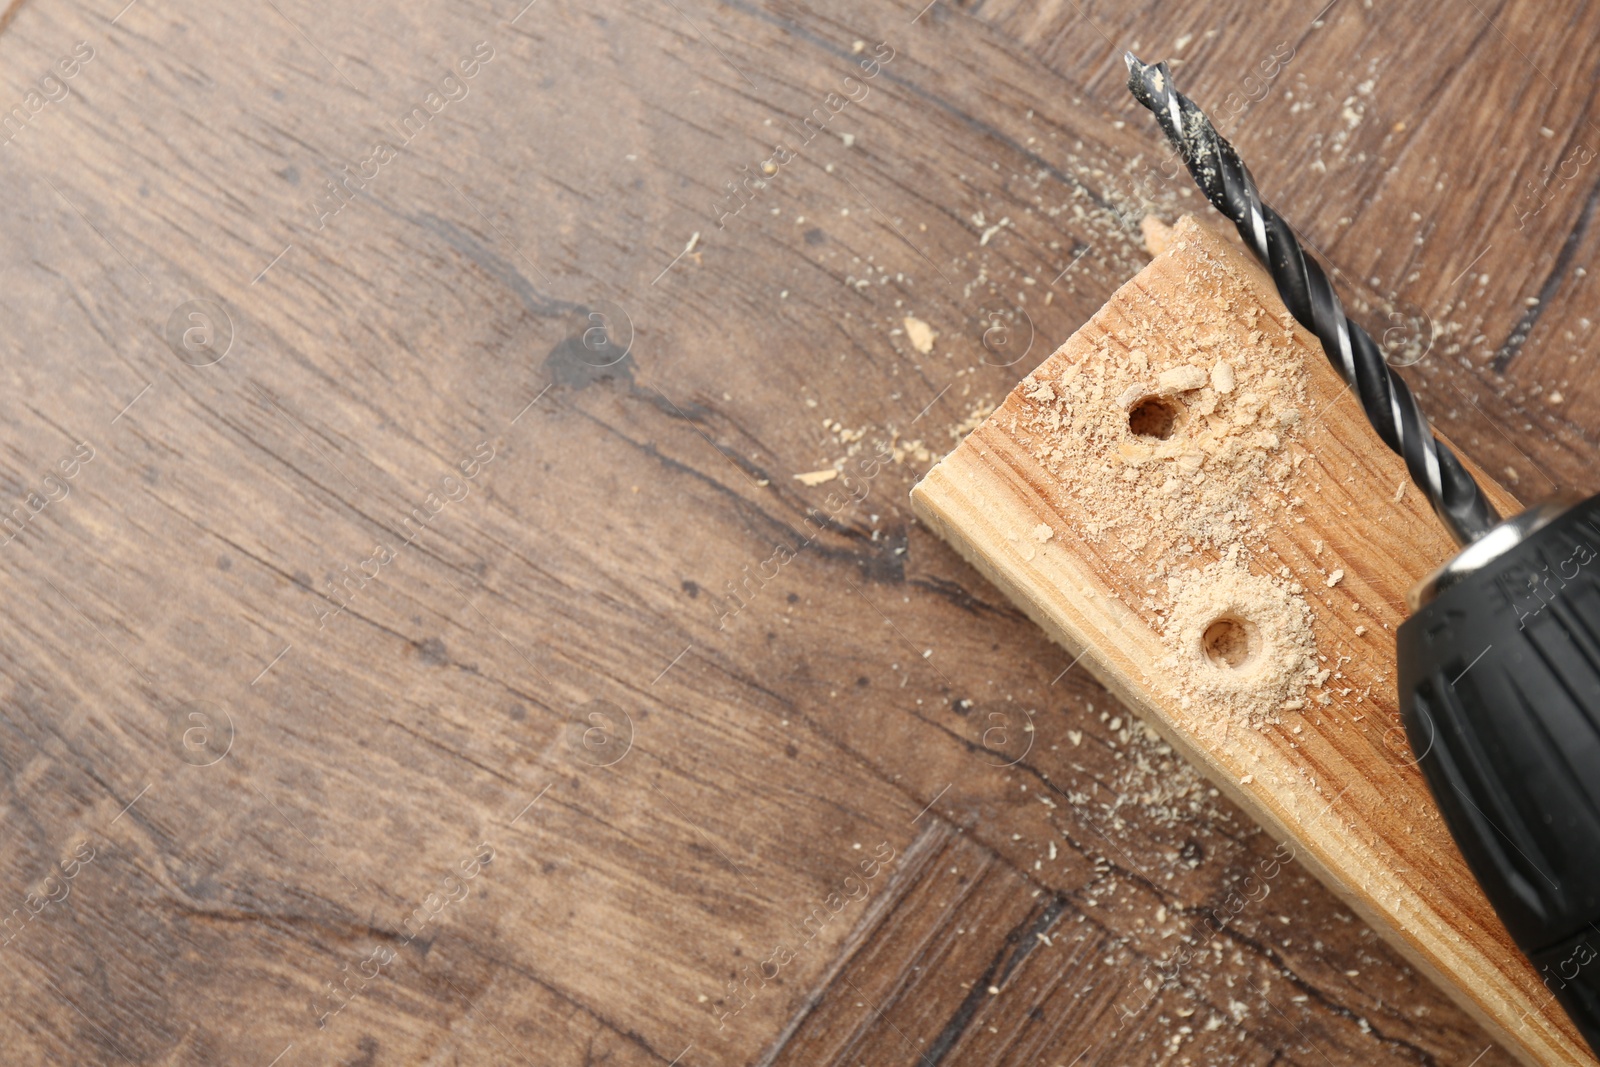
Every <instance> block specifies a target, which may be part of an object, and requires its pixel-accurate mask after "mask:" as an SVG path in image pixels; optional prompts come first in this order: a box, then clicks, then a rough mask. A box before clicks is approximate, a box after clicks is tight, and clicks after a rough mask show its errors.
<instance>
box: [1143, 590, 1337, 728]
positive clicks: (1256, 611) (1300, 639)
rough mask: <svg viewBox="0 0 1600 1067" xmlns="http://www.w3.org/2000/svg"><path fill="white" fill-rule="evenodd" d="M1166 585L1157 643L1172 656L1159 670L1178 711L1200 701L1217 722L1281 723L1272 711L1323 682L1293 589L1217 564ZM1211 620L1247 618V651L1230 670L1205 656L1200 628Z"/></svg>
mask: <svg viewBox="0 0 1600 1067" xmlns="http://www.w3.org/2000/svg"><path fill="white" fill-rule="evenodd" d="M1167 585H1168V587H1169V589H1170V590H1171V592H1172V594H1173V599H1174V603H1173V607H1172V612H1171V614H1170V615H1169V616H1168V618H1167V624H1166V628H1165V629H1164V630H1163V631H1162V637H1163V638H1164V639H1165V640H1166V643H1167V647H1168V648H1169V649H1171V651H1172V655H1170V656H1169V657H1168V658H1167V659H1166V660H1164V661H1163V662H1162V664H1161V665H1162V666H1163V667H1164V668H1166V669H1167V670H1168V671H1169V672H1170V674H1171V677H1173V678H1174V679H1176V680H1177V688H1176V689H1175V691H1174V692H1173V693H1172V696H1173V698H1174V699H1176V700H1177V701H1178V704H1179V706H1180V707H1183V708H1188V707H1190V706H1191V705H1192V704H1194V703H1200V704H1201V705H1203V706H1204V707H1205V708H1206V709H1207V710H1210V711H1212V712H1214V714H1215V716H1216V717H1217V718H1218V719H1219V720H1223V719H1231V720H1233V721H1244V722H1248V723H1249V724H1250V725H1251V726H1254V727H1256V728H1257V729H1260V728H1262V727H1265V726H1269V725H1275V724H1277V723H1279V722H1281V721H1282V720H1281V719H1280V718H1279V716H1278V712H1280V711H1297V710H1299V709H1301V708H1303V707H1305V704H1306V702H1305V697H1304V695H1303V694H1304V693H1305V691H1306V689H1307V687H1309V686H1314V685H1320V684H1322V682H1324V681H1326V679H1327V674H1328V672H1327V671H1325V670H1323V669H1321V668H1320V666H1319V664H1318V662H1317V642H1316V639H1315V637H1314V636H1313V635H1312V631H1311V607H1310V606H1309V605H1308V604H1307V603H1306V601H1305V598H1304V597H1303V596H1301V595H1300V594H1301V593H1302V592H1303V589H1302V588H1301V586H1300V585H1299V583H1293V584H1291V583H1289V582H1286V581H1284V580H1283V579H1280V578H1274V577H1267V576H1264V575H1259V574H1251V573H1250V572H1249V571H1248V570H1247V569H1246V568H1245V567H1244V566H1242V565H1241V564H1238V563H1234V562H1231V561H1228V560H1221V561H1219V562H1216V563H1212V564H1210V565H1209V566H1207V567H1206V568H1205V569H1204V570H1200V569H1193V570H1189V571H1186V572H1183V573H1181V574H1174V575H1172V576H1170V577H1169V578H1168V579H1167ZM1219 618H1220V619H1234V620H1247V626H1248V638H1249V646H1250V650H1249V654H1248V658H1247V659H1246V660H1245V662H1243V663H1242V664H1240V665H1239V666H1237V667H1229V666H1226V665H1219V664H1217V663H1214V662H1212V661H1211V659H1210V658H1209V657H1208V656H1207V654H1206V649H1205V640H1206V633H1207V630H1208V629H1209V628H1210V627H1211V626H1212V625H1213V624H1214V623H1216V622H1217V620H1218V619H1219Z"/></svg>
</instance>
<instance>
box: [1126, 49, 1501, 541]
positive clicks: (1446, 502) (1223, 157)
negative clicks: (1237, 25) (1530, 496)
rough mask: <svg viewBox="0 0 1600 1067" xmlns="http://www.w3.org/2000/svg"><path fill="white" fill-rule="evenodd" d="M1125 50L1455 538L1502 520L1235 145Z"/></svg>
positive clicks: (1212, 196) (1168, 125) (1161, 71)
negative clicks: (1259, 187) (1260, 188)
mask: <svg viewBox="0 0 1600 1067" xmlns="http://www.w3.org/2000/svg"><path fill="white" fill-rule="evenodd" d="M1123 59H1124V60H1126V61H1127V64H1128V89H1129V90H1130V91H1131V92H1132V93H1133V96H1134V99H1136V100H1138V101H1139V103H1141V104H1143V105H1144V106H1145V107H1147V108H1149V109H1150V110H1151V111H1152V112H1154V113H1155V116H1156V120H1157V121H1158V122H1160V123H1161V128H1162V130H1163V131H1165V133H1166V135H1167V139H1168V140H1170V141H1171V142H1172V144H1173V146H1174V147H1176V148H1177V149H1178V151H1179V152H1180V153H1181V154H1182V155H1183V161H1184V163H1185V164H1187V165H1188V167H1189V173H1190V174H1191V175H1193V176H1194V180H1195V183H1196V184H1198V185H1199V186H1200V191H1201V192H1203V193H1205V194H1206V198H1207V199H1208V200H1210V201H1211V203H1212V204H1213V205H1214V206H1215V207H1216V209H1217V210H1218V211H1220V212H1222V213H1223V214H1224V215H1226V216H1228V218H1230V219H1232V220H1233V223H1234V225H1235V226H1237V227H1238V229H1239V236H1240V237H1242V238H1244V243H1245V244H1246V246H1248V247H1249V248H1250V249H1251V251H1253V252H1254V253H1255V254H1256V257H1257V258H1258V259H1260V260H1261V262H1262V263H1263V265H1265V266H1266V267H1267V269H1268V271H1269V272H1270V273H1271V274H1272V280H1273V282H1274V283H1275V284H1276V285H1277V287H1278V295H1279V296H1281V297H1282V298H1283V302H1284V304H1285V305H1286V306H1287V307H1288V309H1289V312H1290V314H1292V315H1293V316H1294V317H1295V318H1296V319H1297V320H1299V322H1300V325H1302V326H1304V327H1305V328H1306V329H1308V330H1310V331H1311V332H1312V333H1314V334H1316V335H1317V338H1318V339H1319V340H1320V341H1321V342H1322V348H1323V351H1325V352H1326V353H1327V355H1328V361H1329V362H1330V363H1332V364H1333V368H1334V370H1336V371H1338V372H1339V376H1340V377H1341V378H1343V379H1344V380H1345V382H1347V383H1348V384H1349V385H1350V386H1352V387H1353V388H1354V389H1355V392H1356V395H1357V397H1359V398H1360V400H1361V407H1362V408H1363V410H1365V411H1366V414H1367V420H1368V421H1369V422H1371V423H1372V427H1373V429H1375V430H1377V431H1378V436H1379V437H1381V438H1383V442H1384V444H1386V445H1388V446H1389V447H1390V448H1391V449H1392V450H1393V451H1394V452H1396V453H1397V454H1398V455H1400V456H1401V457H1402V458H1403V459H1404V460H1405V463H1406V470H1407V471H1409V472H1410V474H1411V480H1412V481H1413V482H1415V483H1416V484H1417V486H1418V487H1419V488H1420V489H1421V490H1422V491H1423V492H1424V493H1426V494H1427V496H1428V500H1429V502H1430V503H1431V504H1432V505H1433V509H1434V511H1436V512H1437V513H1438V515H1439V518H1440V519H1441V520H1442V521H1443V522H1444V524H1445V526H1446V527H1448V528H1449V530H1450V533H1451V534H1452V535H1453V536H1454V537H1455V539H1456V542H1457V543H1458V544H1462V545H1467V544H1470V543H1472V542H1473V541H1476V540H1477V539H1478V538H1480V537H1482V536H1483V535H1484V534H1485V533H1487V532H1488V531H1489V529H1490V527H1492V526H1494V525H1495V524H1496V523H1498V522H1499V521H1500V516H1499V514H1498V513H1497V512H1496V511H1495V509H1494V505H1492V504H1490V503H1489V501H1488V499H1487V498H1486V497H1485V496H1484V495H1483V491H1482V489H1480V488H1479V486H1478V483H1477V482H1475V481H1473V479H1472V475H1470V474H1468V473H1467V471H1466V468H1464V467H1462V465H1461V461H1460V460H1458V459H1457V458H1456V457H1455V454H1454V453H1453V452H1451V451H1450V449H1449V448H1448V447H1447V446H1446V445H1444V444H1442V443H1440V442H1439V441H1438V440H1437V439H1436V438H1435V437H1434V436H1433V430H1432V429H1431V428H1430V427H1429V425H1428V419H1427V417H1426V416H1425V415H1423V414H1422V410H1421V409H1420V408H1419V407H1418V406H1417V401H1416V398H1415V397H1414V396H1412V395H1411V390H1410V389H1409V388H1408V387H1407V386H1406V383H1405V382H1404V381H1403V380H1402V379H1401V378H1400V376H1399V375H1397V374H1395V373H1394V371H1393V369H1391V368H1390V366H1389V364H1388V363H1387V362H1385V360H1384V358H1383V353H1382V352H1380V351H1379V350H1378V346H1377V345H1376V344H1374V343H1373V340H1372V338H1371V337H1370V336H1369V335H1368V334H1367V331H1366V330H1363V329H1362V328H1361V327H1360V326H1359V325H1358V324H1356V323H1354V322H1351V321H1350V319H1349V318H1348V317H1346V315H1345V313H1344V306H1343V305H1342V304H1340V302H1339V297H1338V296H1337V295H1336V294H1335V293H1334V291H1333V286H1332V285H1331V284H1330V283H1329V282H1328V276H1327V275H1326V274H1324V273H1323V271H1322V268H1321V267H1320V266H1318V264H1317V261H1316V260H1314V259H1312V258H1311V257H1310V256H1308V255H1306V254H1305V252H1304V251H1303V250H1302V249H1301V248H1300V242H1299V241H1297V240H1296V239H1295V236H1294V231H1293V229H1291V228H1290V226H1289V224H1288V223H1287V222H1285V221H1284V220H1283V217H1282V216H1281V215H1279V214H1278V213H1277V212H1276V211H1274V210H1272V208H1270V207H1268V206H1267V205H1266V204H1264V203H1262V201H1261V194H1260V193H1258V192H1257V191H1256V183H1255V179H1253V178H1251V177H1250V171H1249V168H1247V167H1246V166H1245V165H1244V163H1243V161H1241V160H1240V159H1239V155H1238V153H1237V152H1235V151H1234V149H1233V145H1231V144H1229V143H1228V141H1227V138H1225V137H1223V136H1222V135H1221V134H1219V133H1218V132H1217V131H1216V128H1215V127H1214V126H1212V125H1211V120H1210V119H1208V118H1207V117H1206V116H1205V113H1204V112H1202V111H1201V110H1200V109H1199V108H1198V107H1197V106H1195V103H1194V101H1193V100H1190V99H1189V98H1188V97H1187V96H1184V95H1183V94H1182V93H1180V92H1178V90H1177V89H1175V88H1173V85H1172V75H1171V72H1170V71H1168V69H1167V65H1166V64H1165V63H1156V64H1154V65H1151V66H1147V65H1145V64H1144V63H1141V62H1139V60H1138V58H1137V57H1135V56H1134V54H1133V53H1132V52H1127V53H1124V55H1123Z"/></svg>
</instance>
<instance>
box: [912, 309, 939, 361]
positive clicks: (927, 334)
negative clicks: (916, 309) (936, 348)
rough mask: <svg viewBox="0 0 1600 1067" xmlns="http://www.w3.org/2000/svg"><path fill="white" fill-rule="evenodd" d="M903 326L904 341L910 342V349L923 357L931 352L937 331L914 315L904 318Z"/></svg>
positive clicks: (937, 334)
mask: <svg viewBox="0 0 1600 1067" xmlns="http://www.w3.org/2000/svg"><path fill="white" fill-rule="evenodd" d="M905 326H906V340H908V341H910V342H911V347H912V348H915V349H916V350H917V351H918V352H921V353H922V354H923V355H927V354H928V353H929V352H932V351H933V342H934V340H935V339H937V338H938V336H939V331H937V330H935V329H934V328H933V327H932V326H929V325H928V324H927V323H925V322H923V321H922V320H921V319H919V318H917V317H916V316H914V315H907V316H906V318H905Z"/></svg>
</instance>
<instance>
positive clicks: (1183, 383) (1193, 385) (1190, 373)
mask: <svg viewBox="0 0 1600 1067" xmlns="http://www.w3.org/2000/svg"><path fill="white" fill-rule="evenodd" d="M1210 380H1211V375H1209V374H1207V373H1206V372H1205V371H1204V370H1202V369H1200V368H1199V367H1173V368H1172V369H1171V370H1164V371H1162V372H1161V373H1160V374H1158V375H1156V385H1157V387H1159V388H1160V390H1161V391H1162V392H1163V393H1187V392H1188V391H1189V390H1191V389H1198V388H1200V387H1201V386H1202V385H1205V384H1206V382H1208V381H1210Z"/></svg>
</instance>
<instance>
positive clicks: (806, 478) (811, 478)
mask: <svg viewBox="0 0 1600 1067" xmlns="http://www.w3.org/2000/svg"><path fill="white" fill-rule="evenodd" d="M837 477H839V472H838V471H836V470H834V469H833V468H832V467H829V468H828V469H827V470H820V471H808V472H807V473H805V474H796V475H795V476H794V480H795V481H797V482H799V483H800V484H801V485H806V486H811V485H821V484H822V483H823V482H831V481H833V480H834V479H835V478H837Z"/></svg>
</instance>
